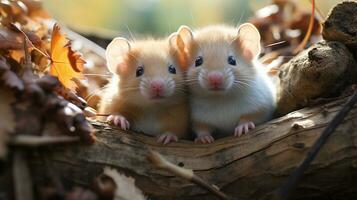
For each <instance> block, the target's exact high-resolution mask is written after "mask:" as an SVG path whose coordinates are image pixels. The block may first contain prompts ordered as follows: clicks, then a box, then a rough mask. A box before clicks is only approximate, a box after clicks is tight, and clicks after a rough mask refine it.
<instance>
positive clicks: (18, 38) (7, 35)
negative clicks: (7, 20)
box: [0, 28, 23, 50]
mask: <svg viewBox="0 0 357 200" xmlns="http://www.w3.org/2000/svg"><path fill="white" fill-rule="evenodd" d="M22 41H23V38H22V35H21V34H19V33H16V32H14V31H11V30H9V29H5V28H0V49H6V50H10V49H22V48H23V44H22Z"/></svg>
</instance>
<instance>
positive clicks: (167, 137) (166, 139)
mask: <svg viewBox="0 0 357 200" xmlns="http://www.w3.org/2000/svg"><path fill="white" fill-rule="evenodd" d="M177 141H178V138H177V136H176V135H173V134H171V133H165V134H162V135H160V136H159V137H158V138H157V142H158V143H163V144H168V143H170V142H177Z"/></svg>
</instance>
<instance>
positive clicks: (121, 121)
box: [107, 115, 130, 130]
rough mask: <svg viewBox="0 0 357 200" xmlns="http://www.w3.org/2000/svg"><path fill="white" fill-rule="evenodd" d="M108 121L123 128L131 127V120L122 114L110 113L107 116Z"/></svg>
mask: <svg viewBox="0 0 357 200" xmlns="http://www.w3.org/2000/svg"><path fill="white" fill-rule="evenodd" d="M107 122H108V123H110V124H114V125H115V126H118V127H120V128H121V129H123V130H129V128H130V123H129V121H128V120H126V118H125V117H123V116H121V115H109V116H108V117H107Z"/></svg>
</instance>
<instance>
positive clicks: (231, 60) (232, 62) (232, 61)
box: [228, 56, 237, 65]
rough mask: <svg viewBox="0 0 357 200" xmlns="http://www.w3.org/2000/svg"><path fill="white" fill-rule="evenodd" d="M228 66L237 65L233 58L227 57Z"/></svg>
mask: <svg viewBox="0 0 357 200" xmlns="http://www.w3.org/2000/svg"><path fill="white" fill-rule="evenodd" d="M228 64H230V65H237V61H236V59H235V58H234V57H233V56H228Z"/></svg>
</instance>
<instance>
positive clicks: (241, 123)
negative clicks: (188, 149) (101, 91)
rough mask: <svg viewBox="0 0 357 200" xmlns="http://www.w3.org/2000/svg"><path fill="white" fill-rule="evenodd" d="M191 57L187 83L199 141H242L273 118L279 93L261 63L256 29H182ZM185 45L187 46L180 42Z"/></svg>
mask: <svg viewBox="0 0 357 200" xmlns="http://www.w3.org/2000/svg"><path fill="white" fill-rule="evenodd" d="M178 34H179V35H180V36H181V38H182V42H183V44H181V46H184V47H182V49H183V50H182V51H181V52H182V53H183V54H186V59H187V61H186V64H187V65H188V69H187V84H188V87H189V92H190V99H189V101H190V108H191V118H192V123H193V129H194V131H195V133H196V134H197V138H196V141H199V142H202V143H211V142H213V141H214V137H213V136H212V133H217V134H218V135H217V136H218V137H221V136H226V135H235V136H241V135H242V134H244V133H247V132H248V131H249V129H253V128H255V126H256V125H258V124H260V123H262V122H265V121H267V120H269V119H271V118H272V115H273V112H274V109H275V89H274V87H273V85H272V83H271V82H270V80H269V78H268V77H267V75H266V73H265V72H264V70H263V69H262V67H261V66H259V64H258V63H257V62H256V60H255V58H256V57H257V55H258V54H259V53H260V35H259V32H258V31H257V29H256V28H255V27H254V26H253V25H252V24H248V23H247V24H243V25H241V26H240V27H239V28H238V29H237V28H235V27H230V26H224V25H217V26H208V27H205V28H202V29H199V30H197V31H194V32H192V31H191V30H190V28H188V27H187V26H182V27H181V28H180V29H179V30H178ZM179 43H181V42H179Z"/></svg>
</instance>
